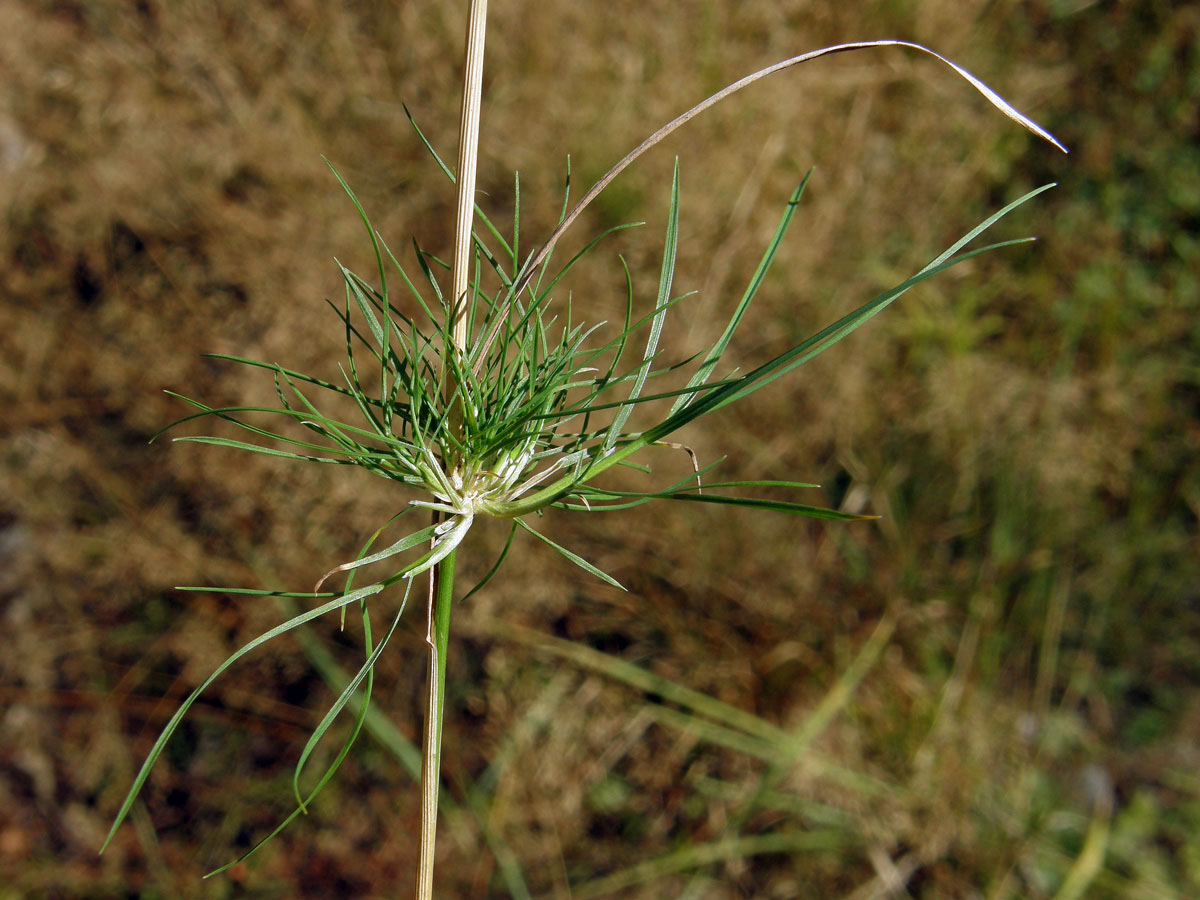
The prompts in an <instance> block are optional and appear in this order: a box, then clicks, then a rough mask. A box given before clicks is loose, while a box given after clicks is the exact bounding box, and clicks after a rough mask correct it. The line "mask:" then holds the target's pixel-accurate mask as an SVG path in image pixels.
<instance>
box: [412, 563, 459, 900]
mask: <svg viewBox="0 0 1200 900" xmlns="http://www.w3.org/2000/svg"><path fill="white" fill-rule="evenodd" d="M455 556H456V552H454V553H451V554H450V555H449V556H447V557H446V558H445V559H443V560H442V561H441V562H440V563H439V564H438V567H437V570H436V574H435V575H434V576H433V577H432V578H430V585H429V631H428V632H427V633H426V635H425V641H426V643H428V644H429V693H428V696H427V697H426V706H425V749H424V755H423V757H422V766H421V856H420V862H419V864H418V866H417V891H416V898H417V900H429V898H431V897H433V853H434V846H435V844H436V843H437V807H438V781H439V779H440V775H441V762H442V703H443V701H444V700H445V697H446V645H447V643H448V641H449V639H450V608H451V605H452V604H451V601H452V599H453V597H454V562H455Z"/></svg>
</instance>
